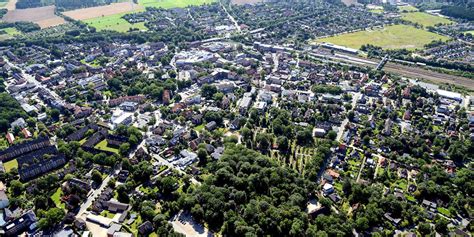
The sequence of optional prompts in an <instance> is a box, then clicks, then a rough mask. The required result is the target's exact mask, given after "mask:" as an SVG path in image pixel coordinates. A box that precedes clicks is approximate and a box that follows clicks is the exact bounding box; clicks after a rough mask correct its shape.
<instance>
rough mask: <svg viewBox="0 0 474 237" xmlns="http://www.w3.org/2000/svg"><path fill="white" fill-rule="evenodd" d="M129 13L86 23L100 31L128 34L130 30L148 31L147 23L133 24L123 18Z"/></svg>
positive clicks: (94, 19)
mask: <svg viewBox="0 0 474 237" xmlns="http://www.w3.org/2000/svg"><path fill="white" fill-rule="evenodd" d="M125 14H127V13H121V14H115V15H110V16H103V17H97V18H93V19H88V20H84V22H85V23H86V24H88V25H90V26H92V27H94V28H96V29H97V30H98V31H101V30H113V31H118V32H127V31H128V30H129V29H130V28H137V29H139V30H147V28H146V26H145V23H144V22H140V23H137V24H131V23H129V22H128V21H126V20H125V19H123V18H122V16H124V15H125Z"/></svg>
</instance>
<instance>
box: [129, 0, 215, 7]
mask: <svg viewBox="0 0 474 237" xmlns="http://www.w3.org/2000/svg"><path fill="white" fill-rule="evenodd" d="M213 2H215V0H138V4H140V5H142V6H144V7H157V8H160V7H161V8H177V7H187V6H191V5H192V6H199V5H203V4H209V3H213Z"/></svg>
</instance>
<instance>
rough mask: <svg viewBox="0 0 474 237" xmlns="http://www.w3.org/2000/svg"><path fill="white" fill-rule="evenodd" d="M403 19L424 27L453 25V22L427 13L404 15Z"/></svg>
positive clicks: (408, 13)
mask: <svg viewBox="0 0 474 237" xmlns="http://www.w3.org/2000/svg"><path fill="white" fill-rule="evenodd" d="M402 19H403V20H406V21H410V22H413V23H418V24H420V25H422V26H423V27H428V26H435V25H437V24H451V23H453V21H451V20H449V19H447V18H443V17H440V16H435V15H431V14H428V13H425V12H406V13H402Z"/></svg>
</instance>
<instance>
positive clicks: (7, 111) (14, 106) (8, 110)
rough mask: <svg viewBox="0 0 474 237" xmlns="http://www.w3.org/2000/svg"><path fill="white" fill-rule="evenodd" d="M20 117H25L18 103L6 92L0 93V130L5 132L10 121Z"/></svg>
mask: <svg viewBox="0 0 474 237" xmlns="http://www.w3.org/2000/svg"><path fill="white" fill-rule="evenodd" d="M20 117H23V118H26V117H27V115H26V113H25V111H24V110H23V109H22V108H21V106H20V104H19V103H18V102H17V101H16V100H15V99H13V97H11V96H10V95H9V94H8V93H0V132H6V131H7V130H8V128H9V127H10V123H11V122H13V121H14V120H15V119H17V118H20Z"/></svg>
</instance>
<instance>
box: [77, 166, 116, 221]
mask: <svg viewBox="0 0 474 237" xmlns="http://www.w3.org/2000/svg"><path fill="white" fill-rule="evenodd" d="M110 178H111V176H110V175H107V177H105V179H104V180H103V181H102V184H101V185H100V187H99V188H98V189H96V190H94V192H93V193H92V194H91V195H90V196H89V197H88V198H87V200H86V202H84V203H83V204H82V205H81V208H80V209H79V212H78V213H77V215H76V217H80V216H81V215H82V214H83V213H84V212H85V211H86V210H87V208H88V207H89V206H90V205H92V202H94V200H95V199H96V198H97V197H99V196H100V194H102V192H103V191H104V189H105V187H107V183H108V182H109V180H110Z"/></svg>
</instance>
